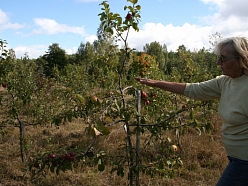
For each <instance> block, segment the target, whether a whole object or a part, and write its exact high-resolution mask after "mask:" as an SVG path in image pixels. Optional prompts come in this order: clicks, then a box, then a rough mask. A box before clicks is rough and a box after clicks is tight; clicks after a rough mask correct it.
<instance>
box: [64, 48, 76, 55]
mask: <svg viewBox="0 0 248 186" xmlns="http://www.w3.org/2000/svg"><path fill="white" fill-rule="evenodd" d="M77 50H78V47H72V48H69V49H65V51H66V54H69V55H70V54H75V53H76V52H77Z"/></svg>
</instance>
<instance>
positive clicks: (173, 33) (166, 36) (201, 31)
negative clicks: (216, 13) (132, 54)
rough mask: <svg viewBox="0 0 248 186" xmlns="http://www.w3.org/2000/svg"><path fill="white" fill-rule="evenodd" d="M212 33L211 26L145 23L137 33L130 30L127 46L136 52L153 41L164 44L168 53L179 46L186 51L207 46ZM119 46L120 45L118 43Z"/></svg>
mask: <svg viewBox="0 0 248 186" xmlns="http://www.w3.org/2000/svg"><path fill="white" fill-rule="evenodd" d="M212 33H213V28H212V27H211V26H205V27H200V26H197V25H190V24H188V23H185V24H184V25H183V26H181V27H179V26H173V25H172V24H168V25H163V24H161V23H158V24H155V23H146V24H145V25H144V26H143V27H142V28H141V29H140V31H139V32H135V31H134V30H131V31H130V33H129V38H128V44H129V47H131V48H136V49H137V50H138V51H142V50H143V46H145V44H147V43H151V42H153V41H157V42H159V43H160V44H161V45H163V44H165V45H166V46H167V49H168V50H169V51H171V50H172V51H175V50H176V49H178V47H179V46H180V45H184V46H186V48H187V49H190V50H194V49H201V48H203V47H205V48H208V46H209V42H208V41H209V40H208V39H209V35H211V34H212ZM119 44H120V45H121V43H119Z"/></svg>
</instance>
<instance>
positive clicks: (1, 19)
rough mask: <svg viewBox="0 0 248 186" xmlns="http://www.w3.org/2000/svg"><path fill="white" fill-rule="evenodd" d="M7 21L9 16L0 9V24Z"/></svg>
mask: <svg viewBox="0 0 248 186" xmlns="http://www.w3.org/2000/svg"><path fill="white" fill-rule="evenodd" d="M8 21H9V17H8V16H7V14H6V13H5V12H3V11H2V10H1V9H0V24H4V23H6V22H8Z"/></svg>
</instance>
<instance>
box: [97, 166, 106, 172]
mask: <svg viewBox="0 0 248 186" xmlns="http://www.w3.org/2000/svg"><path fill="white" fill-rule="evenodd" d="M104 169H105V166H104V165H103V164H98V170H99V171H100V172H102V171H104Z"/></svg>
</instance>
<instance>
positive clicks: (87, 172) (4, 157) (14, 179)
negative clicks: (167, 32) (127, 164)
mask: <svg viewBox="0 0 248 186" xmlns="http://www.w3.org/2000/svg"><path fill="white" fill-rule="evenodd" d="M213 120H214V123H215V129H214V131H212V133H211V134H202V135H201V136H199V135H198V133H197V132H196V131H195V130H194V129H191V130H189V132H188V133H187V134H186V135H185V136H182V146H183V151H184V152H183V153H182V160H183V162H184V166H183V168H182V169H181V170H180V171H178V172H177V173H176V175H175V178H173V179H171V180H167V179H166V178H162V177H155V178H150V177H148V176H144V175H141V177H140V185H142V186H149V185H153V186H156V185H157V186H160V185H168V186H180V185H182V186H184V185H185V186H186V185H191V186H205V185H206V186H209V185H215V184H216V182H217V180H218V178H219V177H220V175H221V173H222V171H223V169H224V168H225V166H226V164H227V158H226V155H225V151H224V148H223V146H222V143H221V135H220V125H221V121H220V119H219V118H218V117H217V116H216V117H215V118H214V119H213ZM83 126H84V125H83V123H82V122H81V121H80V120H77V121H74V122H72V123H69V124H66V125H62V126H60V127H59V128H55V127H41V126H39V127H27V128H26V130H25V136H26V140H27V144H29V146H27V148H29V151H30V154H36V153H39V152H40V153H41V152H44V151H45V150H49V151H52V150H54V149H56V148H58V147H64V146H66V147H71V148H73V146H75V145H77V146H81V147H82V148H83V147H85V146H86V145H87V144H89V143H90V141H89V139H88V138H85V135H84V127H83ZM123 137H124V133H123V128H122V126H114V127H112V128H111V133H110V135H109V136H106V137H104V136H101V137H99V139H98V142H97V145H96V147H95V148H96V149H104V150H105V151H107V153H109V154H112V155H114V154H116V153H118V150H117V148H118V146H119V145H120V144H121V143H123ZM0 159H1V161H0V185H6V186H7V185H11V186H15V185H16V186H17V185H18V186H19V185H53V186H54V185H59V186H62V185H87V186H107V185H108V186H116V185H128V180H127V177H123V178H121V177H119V176H117V175H116V174H110V173H109V172H110V168H108V167H107V170H106V171H104V172H98V171H97V168H96V167H94V166H89V165H87V166H86V165H85V164H84V163H81V164H79V166H78V167H77V168H76V169H74V170H73V171H67V172H65V173H61V174H60V175H59V176H57V175H55V174H51V173H50V174H48V175H47V177H46V178H42V179H41V182H40V184H34V183H33V184H32V183H31V182H30V180H29V178H30V175H29V172H26V174H25V171H23V170H25V169H27V165H26V164H25V163H22V162H21V158H20V152H19V129H18V128H10V127H8V128H3V129H1V130H0Z"/></svg>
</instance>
